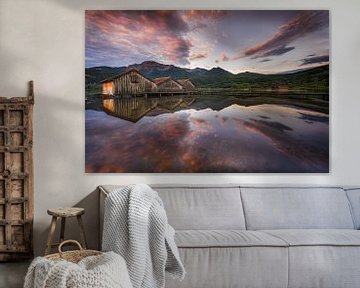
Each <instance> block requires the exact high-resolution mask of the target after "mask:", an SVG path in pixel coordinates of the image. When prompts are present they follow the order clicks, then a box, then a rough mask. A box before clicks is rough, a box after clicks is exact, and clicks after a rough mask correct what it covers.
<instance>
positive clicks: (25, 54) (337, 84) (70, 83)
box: [0, 0, 360, 253]
mask: <svg viewBox="0 0 360 288" xmlns="http://www.w3.org/2000/svg"><path fill="white" fill-rule="evenodd" d="M204 3H205V4H206V5H205V4H204ZM161 8H168V9H187V8H197V9H213V8H218V9H330V15H331V17H330V19H331V20H330V21H331V44H332V47H331V86H332V87H331V123H330V124H331V139H330V141H331V173H330V174H312V175H310V174H309V175H306V174H288V175H286V174H257V175H256V174H216V175H215V176H214V175H211V174H197V175H196V174H189V175H186V174H98V175H96V174H85V173H84V159H85V156H84V153H85V152H84V147H85V146H84V145H85V143H84V10H85V9H161ZM359 11H360V1H358V0H327V1H325V0H323V1H322V0H311V1H309V0H303V1H289V0H288V1H286V0H282V1H280V0H272V1H268V0H262V1H255V0H252V1H245V0H225V1H218V0H206V1H193V0H181V1H169V0H153V1H141V0H123V1H120V0H114V1H111V0H107V1H106V0H97V1H95V0H53V1H52V0H0V67H1V69H0V95H1V96H22V95H26V91H27V86H26V83H27V81H28V80H31V79H33V80H34V81H35V89H36V96H35V114H34V117H35V119H34V121H35V123H34V126H35V131H34V134H35V135H34V156H35V235H34V237H35V249H36V252H37V253H41V252H42V251H43V248H44V242H45V238H46V236H47V229H48V225H49V221H50V218H49V216H48V215H47V214H46V209H47V208H48V207H53V206H73V205H76V204H78V205H82V206H84V207H85V208H86V209H87V214H86V215H87V217H85V219H84V221H85V222H86V232H87V236H88V239H89V240H90V241H89V242H90V244H91V246H92V247H94V246H96V242H97V235H96V229H97V218H96V212H97V211H96V207H97V206H96V202H97V196H96V195H95V193H92V192H93V191H94V190H95V188H96V187H97V186H98V185H99V184H112V183H119V184H127V183H137V182H144V183H265V184H267V183H291V184H318V185H319V184H322V185H323V184H325V185H333V184H336V185H340V184H346V185H356V184H360V170H359V168H360V165H359V163H360V153H359V150H360V129H359V126H360V112H359V107H360V95H359V93H358V91H359V89H358V87H359V81H360V78H359V77H360V76H359V66H360V30H359V27H360V17H359ZM72 227H75V226H72ZM73 230H74V231H72V233H75V232H77V231H76V230H75V229H73ZM73 235H76V234H72V235H70V236H73Z"/></svg>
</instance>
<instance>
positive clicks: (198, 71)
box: [85, 61, 329, 89]
mask: <svg viewBox="0 0 360 288" xmlns="http://www.w3.org/2000/svg"><path fill="white" fill-rule="evenodd" d="M130 69H136V70H138V71H139V72H140V73H142V74H143V75H145V76H146V77H148V78H150V79H154V78H157V77H164V76H170V77H172V78H174V79H184V78H187V79H190V80H191V81H192V82H193V83H194V84H195V85H196V86H197V87H202V88H234V89H243V88H269V87H273V86H274V85H278V84H287V85H288V86H289V87H290V88H292V89H296V88H305V89H328V87H329V65H322V66H318V67H315V68H311V69H299V70H295V71H289V72H283V73H279V74H259V73H253V72H242V73H238V74H233V73H231V72H229V71H226V70H224V69H222V68H220V67H215V68H212V69H209V70H208V69H204V68H195V69H187V68H181V67H177V66H174V65H165V64H160V63H157V62H155V61H145V62H142V63H141V64H133V65H129V66H123V67H105V66H102V67H91V68H86V69H85V83H86V84H87V85H96V84H97V83H99V82H100V81H102V80H104V79H107V78H110V77H113V76H115V75H117V74H121V73H123V72H126V71H128V70H130Z"/></svg>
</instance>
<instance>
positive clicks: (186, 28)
mask: <svg viewBox="0 0 360 288" xmlns="http://www.w3.org/2000/svg"><path fill="white" fill-rule="evenodd" d="M85 22H86V31H85V37H86V41H85V42H86V46H85V58H86V59H85V140H86V143H85V146H86V147H85V161H86V163H85V170H86V172H88V173H186V172H187V173H215V172H221V173H328V172H329V62H330V61H329V11H327V10H305V11H304V10H301V11H300V10H234V11H232V10H221V11H215V10H171V11H163V10H156V11H154V10H148V11H133V10H123V11H119V10H88V11H86V12H85Z"/></svg>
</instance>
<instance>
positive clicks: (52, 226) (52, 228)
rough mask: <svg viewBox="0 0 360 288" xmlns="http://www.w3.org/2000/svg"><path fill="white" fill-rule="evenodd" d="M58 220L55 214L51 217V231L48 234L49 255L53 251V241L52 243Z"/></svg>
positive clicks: (47, 247) (47, 246)
mask: <svg viewBox="0 0 360 288" xmlns="http://www.w3.org/2000/svg"><path fill="white" fill-rule="evenodd" d="M56 220H57V217H56V216H53V217H52V219H51V224H50V231H49V236H48V240H47V244H46V250H45V255H48V254H50V252H51V243H52V239H53V237H54V233H55V228H56Z"/></svg>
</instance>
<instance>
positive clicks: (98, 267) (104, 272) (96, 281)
mask: <svg viewBox="0 0 360 288" xmlns="http://www.w3.org/2000/svg"><path fill="white" fill-rule="evenodd" d="M53 287H58V288H75V287H76V288H89V287H97V288H132V285H131V282H130V278H129V274H128V271H127V268H126V263H125V261H124V259H123V258H122V257H121V256H120V255H117V254H115V253H113V252H107V253H103V254H101V255H97V256H89V257H86V258H84V259H82V260H81V261H80V262H79V263H77V264H75V263H71V262H68V261H64V260H60V261H54V260H49V259H46V258H44V257H37V258H36V259H34V261H33V262H32V263H31V265H30V267H29V269H28V272H27V274H26V277H25V283H24V288H53Z"/></svg>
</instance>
